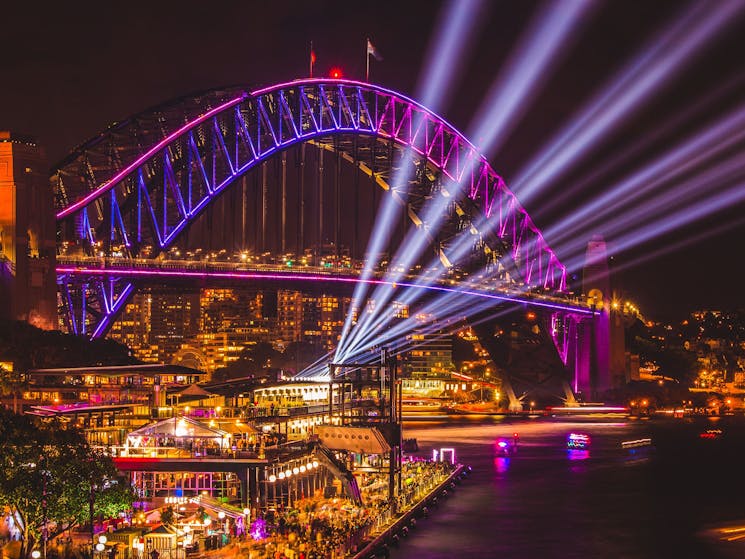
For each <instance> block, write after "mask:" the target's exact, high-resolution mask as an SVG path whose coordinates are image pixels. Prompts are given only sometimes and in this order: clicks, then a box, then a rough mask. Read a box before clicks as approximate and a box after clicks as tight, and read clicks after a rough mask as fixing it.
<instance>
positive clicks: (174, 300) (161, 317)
mask: <svg viewBox="0 0 745 559" xmlns="http://www.w3.org/2000/svg"><path fill="white" fill-rule="evenodd" d="M150 295H151V297H152V303H151V305H150V322H151V337H150V340H151V342H152V343H153V344H154V345H157V346H158V359H159V361H161V362H162V363H169V362H170V361H171V359H173V356H174V355H175V354H176V352H178V350H179V349H180V348H181V345H182V344H183V343H184V341H186V340H187V339H189V338H191V337H192V336H196V335H197V333H198V332H199V314H200V313H199V292H198V291H185V290H183V289H178V288H167V287H158V288H153V289H152V290H151V291H150Z"/></svg>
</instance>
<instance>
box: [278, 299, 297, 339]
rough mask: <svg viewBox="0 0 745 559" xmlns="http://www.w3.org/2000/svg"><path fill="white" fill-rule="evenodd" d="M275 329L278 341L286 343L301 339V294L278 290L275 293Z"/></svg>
mask: <svg viewBox="0 0 745 559" xmlns="http://www.w3.org/2000/svg"><path fill="white" fill-rule="evenodd" d="M277 327H278V329H279V337H280V339H281V340H282V341H283V342H284V343H286V344H289V343H292V342H299V341H302V339H303V294H302V293H301V292H300V291H290V290H282V289H280V290H279V291H278V292H277Z"/></svg>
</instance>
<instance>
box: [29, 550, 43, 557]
mask: <svg viewBox="0 0 745 559" xmlns="http://www.w3.org/2000/svg"><path fill="white" fill-rule="evenodd" d="M31 557H32V558H33V559H39V557H41V551H39V550H38V549H34V550H33V551H32V552H31Z"/></svg>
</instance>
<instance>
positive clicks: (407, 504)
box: [230, 460, 453, 559]
mask: <svg viewBox="0 0 745 559" xmlns="http://www.w3.org/2000/svg"><path fill="white" fill-rule="evenodd" d="M452 471H453V466H452V465H451V464H448V463H444V462H430V461H425V460H409V461H405V462H404V463H403V464H402V471H401V478H402V490H401V492H400V493H399V495H398V498H397V499H398V501H397V503H396V510H397V512H395V513H394V511H393V507H391V503H390V502H389V500H388V499H387V487H388V484H387V480H384V479H383V477H384V476H383V475H382V474H378V475H377V476H375V475H368V476H367V477H366V481H367V483H366V484H364V485H362V487H361V489H362V495H363V503H364V504H363V505H361V506H357V505H354V504H353V503H352V502H351V501H349V500H347V499H344V498H338V497H337V498H329V499H326V498H317V497H311V498H308V499H303V500H299V501H297V502H295V503H293V506H292V508H284V509H278V510H270V511H268V512H267V513H266V514H265V515H264V517H263V519H262V520H263V521H264V522H265V526H266V533H265V536H266V537H260V538H258V539H255V538H254V537H250V536H249V537H248V538H247V539H246V540H244V541H242V542H239V543H238V544H237V545H238V548H239V549H238V550H231V551H230V552H231V553H234V552H236V551H237V552H239V553H240V555H241V556H243V557H247V558H248V559H320V558H331V559H340V558H344V557H348V556H350V555H352V554H354V553H355V552H356V551H357V550H358V549H360V548H361V547H362V545H363V544H364V543H365V542H367V541H369V540H370V539H372V538H373V537H375V536H376V535H378V534H380V533H382V532H383V531H384V530H385V529H386V528H387V526H388V525H389V524H390V523H391V522H393V521H394V520H395V518H397V515H398V514H400V513H404V512H406V511H407V510H408V509H409V508H411V507H412V506H414V505H415V504H416V503H418V502H419V501H420V500H421V499H422V498H423V497H425V496H426V495H427V494H428V493H429V492H431V491H432V490H433V489H434V488H435V487H436V486H437V485H439V484H440V483H442V482H443V481H444V480H445V479H447V478H448V476H449V475H450V474H451V473H452ZM386 476H387V474H386ZM384 494H385V495H386V496H385V497H384V496H383V495H384ZM262 535H264V534H262Z"/></svg>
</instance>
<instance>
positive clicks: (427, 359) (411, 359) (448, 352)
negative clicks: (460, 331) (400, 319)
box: [401, 333, 455, 378]
mask: <svg viewBox="0 0 745 559" xmlns="http://www.w3.org/2000/svg"><path fill="white" fill-rule="evenodd" d="M410 338H411V346H412V347H411V349H410V350H408V351H407V352H405V353H404V354H403V355H402V359H401V361H402V363H401V365H402V372H403V374H404V376H405V377H410V378H427V377H430V378H437V377H449V376H450V374H451V373H453V372H454V371H455V366H454V365H453V340H452V338H451V337H450V336H447V335H443V333H433V334H421V333H414V334H411V335H410Z"/></svg>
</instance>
